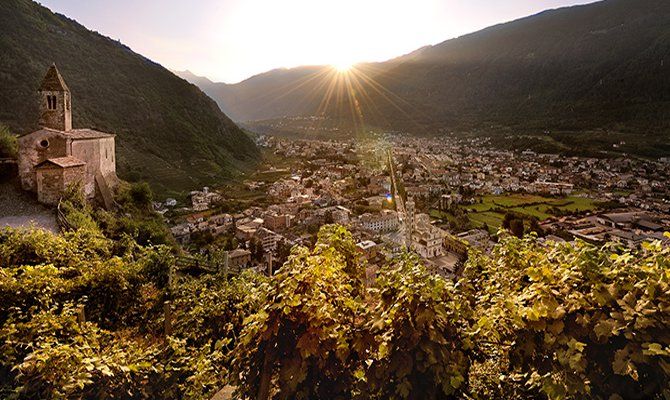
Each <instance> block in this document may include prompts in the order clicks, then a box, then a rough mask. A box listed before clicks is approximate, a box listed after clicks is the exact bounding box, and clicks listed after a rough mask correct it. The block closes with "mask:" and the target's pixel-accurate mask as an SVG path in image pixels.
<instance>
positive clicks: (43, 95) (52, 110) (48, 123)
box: [39, 64, 72, 132]
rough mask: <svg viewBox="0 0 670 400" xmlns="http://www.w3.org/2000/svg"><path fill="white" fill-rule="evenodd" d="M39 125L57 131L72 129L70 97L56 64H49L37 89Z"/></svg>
mask: <svg viewBox="0 0 670 400" xmlns="http://www.w3.org/2000/svg"><path fill="white" fill-rule="evenodd" d="M39 98H40V120H39V124H40V126H42V127H44V128H51V129H56V130H59V131H66V132H67V131H71V130H72V104H71V101H72V97H71V95H70V89H68V87H67V85H66V84H65V81H64V80H63V77H62V76H61V74H60V72H58V68H56V64H53V65H51V67H49V70H48V71H47V74H46V75H45V76H44V79H43V80H42V85H40V89H39Z"/></svg>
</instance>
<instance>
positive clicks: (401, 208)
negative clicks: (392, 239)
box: [386, 148, 412, 249]
mask: <svg viewBox="0 0 670 400" xmlns="http://www.w3.org/2000/svg"><path fill="white" fill-rule="evenodd" d="M386 152H387V154H388V163H389V173H390V175H391V183H392V185H391V188H392V190H393V193H391V195H392V196H393V201H394V202H395V209H396V211H397V212H398V221H399V222H400V233H401V235H402V237H403V243H404V244H405V247H407V248H408V249H409V248H410V247H411V244H412V238H411V234H412V232H410V228H409V226H408V221H409V217H408V215H407V209H406V208H405V200H404V199H403V198H402V196H401V195H400V193H399V192H398V177H397V175H396V170H395V161H394V159H393V149H392V148H389V149H388V150H386Z"/></svg>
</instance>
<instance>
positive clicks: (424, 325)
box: [366, 255, 473, 399]
mask: <svg viewBox="0 0 670 400" xmlns="http://www.w3.org/2000/svg"><path fill="white" fill-rule="evenodd" d="M378 285H379V299H378V303H377V306H376V308H375V311H374V317H373V319H372V320H371V321H370V322H369V323H368V326H369V329H370V332H371V333H372V334H374V335H375V338H376V347H375V348H374V349H373V351H372V354H373V360H374V361H372V363H371V364H370V367H369V369H368V371H367V374H366V377H367V385H368V390H371V393H374V394H375V395H377V396H379V398H382V399H444V398H455V397H456V395H457V394H458V393H460V392H462V391H463V390H464V389H465V388H466V387H467V378H468V369H469V366H470V358H469V353H470V351H471V350H472V348H473V345H472V342H471V340H470V338H469V336H468V334H467V332H468V322H469V321H470V319H471V310H470V308H469V304H468V303H467V301H463V300H462V299H460V298H459V297H460V296H459V294H458V292H457V290H456V289H455V288H454V286H453V284H452V283H451V282H448V281H446V280H444V279H442V278H440V277H438V276H435V275H433V274H430V273H428V272H427V271H426V269H425V268H423V267H422V266H421V265H420V263H419V261H418V259H416V258H414V257H410V256H407V255H406V256H404V257H403V258H402V259H401V260H400V261H399V262H398V263H397V264H396V265H395V266H393V267H391V268H388V269H386V270H384V271H383V272H382V274H381V276H380V278H379V282H378Z"/></svg>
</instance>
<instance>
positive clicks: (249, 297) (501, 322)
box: [0, 221, 670, 400]
mask: <svg viewBox="0 0 670 400" xmlns="http://www.w3.org/2000/svg"><path fill="white" fill-rule="evenodd" d="M89 222H91V221H89ZM179 262H183V259H182V260H181V261H180V259H179V258H178V257H177V256H176V255H175V253H174V251H173V250H172V249H171V247H170V246H169V245H152V244H146V245H140V244H138V243H137V241H136V240H135V238H134V237H133V235H132V234H128V235H125V236H124V237H123V238H122V239H115V240H112V239H109V238H108V237H106V236H105V234H104V230H101V229H99V227H97V229H96V226H95V221H93V223H92V224H91V223H89V224H88V225H87V226H86V227H79V228H76V229H72V230H68V231H66V232H65V233H64V234H63V235H55V234H52V233H49V232H45V231H41V230H36V229H35V230H12V229H5V230H3V231H1V232H0V265H1V267H0V304H1V305H0V353H1V354H2V357H0V382H1V383H0V385H1V387H0V390H1V395H2V397H3V398H11V399H36V398H39V399H112V398H128V399H178V398H185V399H209V398H211V397H212V396H213V395H214V394H215V393H216V392H217V391H219V390H220V389H222V388H223V387H224V386H227V385H231V386H232V387H233V388H235V393H236V394H235V396H237V397H236V398H240V399H262V400H265V399H490V398H498V399H538V398H540V399H542V398H548V399H566V398H570V399H583V398H593V399H636V398H637V399H643V398H644V399H646V398H659V399H661V398H668V396H670V386H669V383H668V382H669V381H670V379H669V378H670V288H669V287H668V285H669V280H670V272H669V271H670V250H668V249H667V248H666V249H664V248H662V246H661V244H660V243H651V244H646V245H645V246H643V248H642V249H641V250H639V251H638V252H634V253H630V252H628V251H627V250H623V249H622V248H619V247H616V246H615V245H607V246H605V247H602V248H597V247H593V246H591V245H588V244H585V243H581V242H577V243H575V244H541V243H540V242H539V241H538V240H537V239H536V238H535V237H534V236H526V237H525V238H523V239H518V238H515V237H507V238H504V239H502V240H501V242H500V243H499V244H498V246H497V247H496V248H495V250H494V251H493V253H492V254H491V255H485V254H479V253H476V252H471V254H470V259H469V260H468V261H467V263H466V267H465V271H464V273H463V275H462V276H461V277H460V278H459V279H458V280H456V281H450V280H445V279H443V278H441V277H438V276H434V275H432V274H430V273H428V272H427V271H426V269H424V268H423V267H422V266H421V264H420V262H419V261H418V259H417V258H415V257H414V256H412V255H411V254H405V255H404V256H402V257H400V258H399V259H396V260H394V261H391V262H389V264H388V265H386V266H385V267H383V268H382V269H381V270H380V271H379V272H378V276H377V279H376V282H375V283H374V284H373V285H372V286H366V284H365V279H364V277H365V267H366V265H365V261H364V260H362V259H361V258H360V257H359V253H358V251H357V250H356V246H355V242H354V240H353V238H352V236H351V234H350V233H349V232H348V231H347V230H346V229H345V228H343V227H340V226H336V225H327V226H324V227H323V228H322V229H321V231H320V232H319V235H318V240H317V243H316V244H315V245H314V247H312V248H306V247H300V246H298V247H295V248H294V249H293V250H292V253H291V256H290V257H289V260H288V261H287V262H286V264H284V266H282V267H281V268H280V269H279V270H278V271H277V273H276V274H275V275H274V276H272V277H266V276H263V275H259V274H256V273H254V272H251V271H246V272H243V273H242V274H240V275H230V274H226V273H221V274H205V275H202V276H200V277H193V276H190V275H187V274H178V275H176V276H170V275H171V272H170V271H171V270H172V269H173V267H174V266H175V264H178V263H179Z"/></svg>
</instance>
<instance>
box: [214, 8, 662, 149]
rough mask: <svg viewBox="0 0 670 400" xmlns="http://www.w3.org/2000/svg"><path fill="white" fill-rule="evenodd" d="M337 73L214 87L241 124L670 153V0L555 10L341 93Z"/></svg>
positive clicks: (375, 69)
mask: <svg viewBox="0 0 670 400" xmlns="http://www.w3.org/2000/svg"><path fill="white" fill-rule="evenodd" d="M328 70H329V68H328V67H306V68H297V69H290V70H276V71H270V72H268V73H265V74H261V75H258V76H255V77H252V78H250V79H248V80H246V81H243V82H240V83H238V84H235V85H225V84H208V85H205V86H203V87H207V90H208V91H209V93H210V94H211V95H212V97H213V98H214V99H215V100H216V101H217V102H218V103H219V104H221V105H222V106H223V107H226V109H229V110H230V115H231V117H232V118H233V119H235V120H238V121H245V120H267V119H276V118H281V117H290V116H307V115H319V116H325V117H327V118H330V119H334V120H339V121H344V122H347V123H351V122H353V125H360V123H361V122H362V123H364V124H365V125H368V126H377V127H383V128H392V129H404V130H408V131H413V132H417V133H434V132H439V131H447V132H449V131H466V130H468V131H469V130H477V131H479V132H481V131H483V130H485V131H487V132H500V133H502V134H503V135H502V136H501V137H507V138H508V136H505V135H510V134H512V133H514V134H522V133H523V134H524V135H525V134H529V133H531V134H533V135H535V136H536V138H537V140H535V141H531V142H533V143H535V144H538V143H539V144H540V145H541V146H545V147H547V146H548V147H550V150H565V151H568V152H570V151H579V150H580V149H582V148H586V147H588V148H591V147H593V148H595V149H600V150H602V149H612V145H613V144H617V145H618V144H622V145H623V147H622V149H623V150H624V151H629V152H632V153H637V154H642V155H661V154H663V155H667V154H670V144H669V143H670V140H668V139H670V1H667V0H605V1H601V2H598V3H592V4H588V5H582V6H574V7H567V8H561V9H556V10H549V11H545V12H542V13H540V14H537V15H533V16H530V17H527V18H523V19H519V20H516V21H512V22H509V23H505V24H500V25H496V26H493V27H490V28H487V29H484V30H482V31H479V32H476V33H473V34H469V35H465V36H462V37H459V38H456V39H452V40H448V41H445V42H443V43H440V44H438V45H435V46H426V47H424V48H421V49H419V50H417V51H415V52H413V53H410V54H407V55H405V56H401V57H398V58H396V59H393V60H389V61H387V62H383V63H378V64H363V65H359V66H357V67H356V69H355V70H353V71H351V72H350V73H349V74H347V75H348V76H347V77H346V79H348V80H349V81H350V82H349V83H347V82H345V79H344V78H341V79H340V84H339V85H340V87H343V88H344V89H343V92H342V93H344V96H339V98H338V97H337V96H333V95H331V94H329V93H328V88H330V87H331V86H332V85H330V84H329V82H324V81H327V80H330V81H333V80H334V79H335V78H333V77H336V78H337V77H339V76H340V75H342V74H339V75H338V73H337V72H335V71H332V70H331V72H330V73H328V72H327V71H328ZM324 71H326V72H324ZM335 86H337V85H335ZM347 86H348V87H349V88H351V89H348V88H347ZM305 94H309V95H310V97H306V96H305ZM328 98H330V101H329V102H328V101H324V99H328ZM325 103H327V104H325ZM501 142H510V141H509V140H501ZM512 142H514V141H512ZM621 142H626V143H621ZM523 144H524V145H526V142H523Z"/></svg>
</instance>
